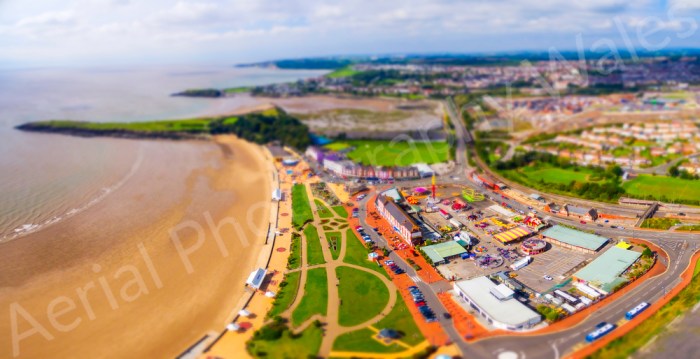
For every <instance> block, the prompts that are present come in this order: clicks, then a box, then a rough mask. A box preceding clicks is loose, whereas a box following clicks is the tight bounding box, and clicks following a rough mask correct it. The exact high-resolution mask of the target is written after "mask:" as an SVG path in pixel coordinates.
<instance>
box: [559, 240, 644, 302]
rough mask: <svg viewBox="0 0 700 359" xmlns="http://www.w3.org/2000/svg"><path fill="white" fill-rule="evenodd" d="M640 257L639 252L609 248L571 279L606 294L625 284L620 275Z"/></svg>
mask: <svg viewBox="0 0 700 359" xmlns="http://www.w3.org/2000/svg"><path fill="white" fill-rule="evenodd" d="M641 255H642V254H641V253H639V252H635V251H631V250H627V249H622V248H620V247H611V248H610V249H608V250H607V251H606V252H605V253H603V254H602V255H601V256H600V257H598V258H596V259H595V260H593V261H592V262H591V263H588V265H587V266H585V267H583V268H582V269H581V270H579V271H578V272H576V273H574V276H573V277H574V279H575V280H578V281H581V282H585V283H586V284H588V286H590V287H593V288H594V289H596V290H598V291H600V292H602V293H603V294H608V293H610V292H612V290H613V289H614V288H615V287H616V286H617V285H618V284H621V283H625V282H627V279H626V278H624V277H621V275H622V273H624V271H626V270H627V268H629V267H630V266H631V265H632V264H634V262H636V261H637V259H639V257H640V256H641Z"/></svg>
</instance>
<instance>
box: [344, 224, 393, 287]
mask: <svg viewBox="0 0 700 359" xmlns="http://www.w3.org/2000/svg"><path fill="white" fill-rule="evenodd" d="M345 239H346V241H347V243H345V258H343V262H345V263H350V264H356V265H358V266H362V267H365V268H368V269H371V270H374V271H377V273H381V274H382V275H384V276H386V277H387V278H389V275H388V274H387V273H386V271H384V270H383V269H382V268H381V267H379V266H378V265H377V263H375V262H373V261H370V260H368V259H367V255H368V252H367V248H365V246H364V245H362V243H361V242H360V240H359V239H358V238H357V236H356V235H355V232H353V231H352V229H348V230H347V232H346V236H345Z"/></svg>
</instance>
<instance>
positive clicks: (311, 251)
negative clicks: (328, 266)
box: [304, 224, 326, 266]
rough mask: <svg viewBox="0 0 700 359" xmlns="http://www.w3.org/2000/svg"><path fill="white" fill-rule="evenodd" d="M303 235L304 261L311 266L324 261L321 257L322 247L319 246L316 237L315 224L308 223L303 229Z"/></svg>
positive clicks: (319, 243)
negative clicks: (304, 245)
mask: <svg viewBox="0 0 700 359" xmlns="http://www.w3.org/2000/svg"><path fill="white" fill-rule="evenodd" d="M304 235H305V236H306V246H307V247H306V256H307V257H306V262H307V263H308V264H309V265H310V266H312V265H315V264H323V263H326V260H325V259H324V258H323V247H321V242H320V240H319V237H318V230H317V229H316V227H315V226H313V225H311V224H309V225H308V226H306V228H305V229H304Z"/></svg>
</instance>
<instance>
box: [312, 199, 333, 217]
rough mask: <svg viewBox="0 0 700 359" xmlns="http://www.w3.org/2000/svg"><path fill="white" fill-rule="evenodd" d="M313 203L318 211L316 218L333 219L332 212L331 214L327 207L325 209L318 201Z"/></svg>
mask: <svg viewBox="0 0 700 359" xmlns="http://www.w3.org/2000/svg"><path fill="white" fill-rule="evenodd" d="M314 203H316V208H317V209H318V216H319V217H321V218H331V217H333V212H331V210H330V209H328V207H326V205H325V204H323V202H321V201H320V200H317V199H314Z"/></svg>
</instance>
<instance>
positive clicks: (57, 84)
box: [0, 66, 325, 243]
mask: <svg viewBox="0 0 700 359" xmlns="http://www.w3.org/2000/svg"><path fill="white" fill-rule="evenodd" d="M324 73H325V72H324V71H297V70H279V69H268V68H236V67H233V66H148V67H130V68H126V67H125V68H80V69H77V68H34V69H14V70H2V69H0V243H2V242H7V241H10V240H14V239H18V238H21V237H22V236H24V235H26V234H28V233H31V232H34V231H37V230H39V229H41V228H44V227H46V226H49V225H51V224H53V223H57V222H59V221H61V220H64V219H66V218H68V217H70V216H72V215H75V214H77V213H80V212H81V211H85V210H89V208H90V207H91V206H92V205H94V204H95V203H98V202H99V201H101V200H103V199H104V198H106V197H107V196H109V195H110V193H112V192H113V191H115V190H116V189H117V188H119V186H121V185H123V184H124V183H125V182H126V181H128V180H129V178H130V176H131V174H133V173H134V172H135V170H136V169H137V168H138V167H139V165H140V158H141V156H142V151H143V149H142V148H141V147H140V146H138V144H137V143H138V141H135V140H123V139H106V138H80V137H71V136H63V135H55V134H40V133H27V132H22V131H18V130H16V129H15V128H14V127H15V126H17V125H20V124H22V123H25V122H30V121H40V120H50V119H70V120H78V121H96V122H107V121H110V122H111V121H123V122H133V121H147V120H156V119H172V118H190V117H195V116H208V115H218V114H225V113H230V112H233V111H235V110H237V109H241V108H245V107H250V106H254V105H256V103H257V101H256V100H254V99H252V98H251V97H248V96H236V97H227V98H218V99H208V98H188V97H173V96H171V94H172V93H175V92H178V91H182V90H185V89H189V88H208V87H215V88H224V87H238V86H254V85H265V84H270V83H280V82H290V81H296V80H299V79H303V78H309V77H316V76H320V75H322V74H324ZM257 104H259V103H257ZM174 165H175V164H174Z"/></svg>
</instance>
